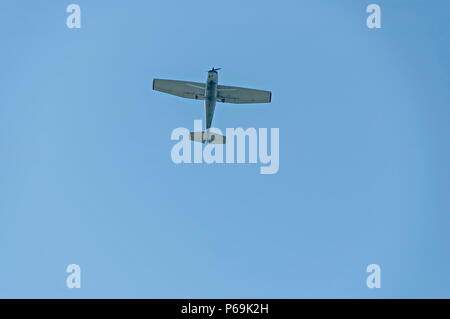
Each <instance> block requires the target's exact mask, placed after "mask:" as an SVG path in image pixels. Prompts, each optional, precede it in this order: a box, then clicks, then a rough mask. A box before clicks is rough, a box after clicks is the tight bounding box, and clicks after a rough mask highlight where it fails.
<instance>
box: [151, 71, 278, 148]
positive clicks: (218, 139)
mask: <svg viewBox="0 0 450 319" xmlns="http://www.w3.org/2000/svg"><path fill="white" fill-rule="evenodd" d="M219 70H220V68H218V69H215V68H214V67H213V68H212V69H211V70H209V71H208V77H207V79H206V83H198V82H190V81H176V80H164V79H153V90H155V91H160V92H164V93H168V94H172V95H176V96H180V97H184V98H188V99H195V100H204V101H205V119H206V121H205V123H206V129H205V131H202V132H191V134H190V139H191V140H192V141H195V142H200V143H212V144H225V142H226V139H225V136H222V135H220V134H216V133H212V132H210V128H211V124H212V120H213V116H214V110H215V108H216V102H222V103H235V104H244V103H270V102H271V101H272V92H270V91H262V90H255V89H247V88H241V87H236V86H225V85H218V82H219V74H218V73H217V71H219Z"/></svg>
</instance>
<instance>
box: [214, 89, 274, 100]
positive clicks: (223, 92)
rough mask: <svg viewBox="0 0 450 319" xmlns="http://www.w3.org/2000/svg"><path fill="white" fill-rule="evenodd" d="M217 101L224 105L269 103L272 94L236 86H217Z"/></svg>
mask: <svg viewBox="0 0 450 319" xmlns="http://www.w3.org/2000/svg"><path fill="white" fill-rule="evenodd" d="M217 101H219V102H224V103H237V104H241V103H270V102H271V101H272V92H270V91H262V90H255V89H246V88H240V87H236V86H225V85H218V86H217Z"/></svg>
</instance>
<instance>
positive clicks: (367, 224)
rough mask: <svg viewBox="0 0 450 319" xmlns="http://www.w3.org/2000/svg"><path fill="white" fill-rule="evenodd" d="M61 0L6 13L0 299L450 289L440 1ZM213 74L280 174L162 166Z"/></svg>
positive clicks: (391, 294)
mask: <svg viewBox="0 0 450 319" xmlns="http://www.w3.org/2000/svg"><path fill="white" fill-rule="evenodd" d="M73 2H74V3H77V4H79V5H80V7H81V24H82V27H81V29H68V28H67V26H66V18H67V16H68V13H66V7H67V5H69V4H70V3H71V2H69V1H57V0H53V1H52V0H41V1H23V0H2V1H1V2H0V38H1V41H2V45H1V50H0V61H1V62H0V65H1V69H0V194H1V195H0V254H1V255H0V297H8V298H10V297H40V298H48V297H57V298H91V297H104V298H108V297H115V298H117V297H124V298H175V297H176V298H228V297H230V298H232V297H234V298H251V297H257V298H322V297H323V298H331V297H338V298H349V297H354V298H379V297H384V298H399V297H425V298H441V297H447V298H449V297H450V249H449V243H450V232H449V228H450V216H449V215H450V196H449V195H450V182H449V181H450V166H449V163H450V149H449V137H450V126H449V120H450V90H449V84H450V72H449V71H450V41H449V40H450V2H449V1H447V0H434V1H419V0H408V1H406V0H395V1H392V0H389V1H385V0H376V1H375V0H374V1H354V0H341V1H325V0H320V1H319V0H302V1H299V0H292V1H262V0H257V1H256V0H255V1H253V0H251V1H248V0H246V1H242V0H229V1H226V2H224V1H147V0H133V1H105V0H102V1H100V0H98V1H87V0H78V1H73ZM372 2H375V3H377V4H379V5H380V6H381V9H382V29H378V30H371V29H368V28H367V26H366V18H367V16H368V14H367V13H366V7H367V5H368V4H370V3H372ZM213 66H215V67H222V68H223V69H222V70H221V71H220V72H219V81H220V83H222V84H225V85H236V86H244V87H252V88H258V89H265V90H271V91H272V92H273V98H272V103H271V104H262V105H231V104H218V106H217V109H216V114H215V118H214V122H213V124H214V126H216V127H218V128H221V129H225V128H227V127H244V128H248V127H256V128H261V127H262V128H279V129H280V170H279V172H278V174H275V175H261V174H259V167H260V164H230V165H219V164H215V165H207V164H195V165H194V164H191V165H188V164H182V165H176V164H174V163H173V162H172V161H171V157H170V151H171V149H172V146H173V145H174V144H175V142H173V141H171V140H170V134H171V132H172V130H173V129H174V128H177V127H186V128H189V129H191V128H192V126H193V121H194V119H202V118H203V104H202V102H200V101H195V100H187V99H182V98H178V97H174V96H170V95H166V94H162V93H160V92H155V91H152V90H151V83H152V79H153V78H170V79H178V80H190V81H198V82H202V81H204V80H205V79H206V74H207V73H206V71H207V70H209V69H210V68H211V67H213ZM73 263H74V264H78V265H80V267H81V271H82V279H81V282H82V284H81V285H82V287H81V288H80V289H68V288H67V287H66V277H67V275H68V274H67V273H66V267H67V265H69V264H73ZM373 263H375V264H379V265H380V266H381V269H382V274H381V275H382V276H381V282H382V287H381V288H380V289H368V288H367V287H366V277H367V275H368V274H367V273H366V267H367V265H369V264H373Z"/></svg>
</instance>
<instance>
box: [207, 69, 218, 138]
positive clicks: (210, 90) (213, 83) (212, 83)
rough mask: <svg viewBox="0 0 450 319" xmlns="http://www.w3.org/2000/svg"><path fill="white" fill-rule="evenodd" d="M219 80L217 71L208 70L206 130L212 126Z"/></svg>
mask: <svg viewBox="0 0 450 319" xmlns="http://www.w3.org/2000/svg"><path fill="white" fill-rule="evenodd" d="M218 82H219V76H218V74H217V71H215V70H212V71H209V72H208V78H207V79H206V92H205V123H206V132H207V134H208V130H209V128H210V127H211V124H212V120H213V116H214V110H215V108H216V102H217V83H218Z"/></svg>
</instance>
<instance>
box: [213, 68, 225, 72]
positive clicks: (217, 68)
mask: <svg viewBox="0 0 450 319" xmlns="http://www.w3.org/2000/svg"><path fill="white" fill-rule="evenodd" d="M219 70H222V68H217V69H215V68H214V67H213V68H212V70H210V71H212V72H215V71H219Z"/></svg>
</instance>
